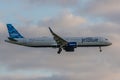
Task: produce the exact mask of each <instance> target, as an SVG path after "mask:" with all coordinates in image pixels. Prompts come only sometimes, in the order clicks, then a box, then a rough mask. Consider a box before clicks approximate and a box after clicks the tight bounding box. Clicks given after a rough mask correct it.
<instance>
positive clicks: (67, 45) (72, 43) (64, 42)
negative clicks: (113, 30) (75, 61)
mask: <svg viewBox="0 0 120 80" xmlns="http://www.w3.org/2000/svg"><path fill="white" fill-rule="evenodd" d="M6 26H7V29H8V33H9V37H8V38H7V39H6V40H5V42H8V43H12V44H17V45H22V46H27V47H43V48H46V47H52V48H58V52H57V53H58V54H60V53H61V52H62V50H65V51H66V52H74V51H75V48H77V47H99V50H100V52H102V49H101V47H105V46H110V45H112V43H111V42H110V41H109V40H108V39H107V38H104V37H65V38H62V37H60V36H58V35H57V34H56V33H54V32H53V30H52V29H51V28H50V27H49V30H50V33H51V34H52V37H51V38H50V37H41V38H39V39H32V38H30V39H28V38H25V37H23V36H22V35H21V34H20V33H19V32H18V31H17V30H16V29H15V28H14V26H13V25H12V24H6Z"/></svg>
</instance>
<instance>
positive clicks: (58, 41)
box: [49, 27, 68, 47]
mask: <svg viewBox="0 0 120 80" xmlns="http://www.w3.org/2000/svg"><path fill="white" fill-rule="evenodd" d="M49 30H50V32H51V34H52V35H53V38H54V40H55V41H56V43H57V44H58V45H60V47H63V46H65V45H67V44H68V42H67V41H66V40H64V39H63V38H61V37H60V36H58V35H57V34H55V33H54V32H53V31H52V29H51V28H50V27H49Z"/></svg>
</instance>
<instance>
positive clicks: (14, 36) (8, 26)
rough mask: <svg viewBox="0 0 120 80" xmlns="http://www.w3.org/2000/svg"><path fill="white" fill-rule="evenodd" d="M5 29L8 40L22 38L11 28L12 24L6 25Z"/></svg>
mask: <svg viewBox="0 0 120 80" xmlns="http://www.w3.org/2000/svg"><path fill="white" fill-rule="evenodd" d="M7 29H8V33H9V37H10V38H24V37H23V36H22V35H21V34H20V33H19V32H18V31H17V30H16V29H15V28H14V27H13V26H12V24H7Z"/></svg>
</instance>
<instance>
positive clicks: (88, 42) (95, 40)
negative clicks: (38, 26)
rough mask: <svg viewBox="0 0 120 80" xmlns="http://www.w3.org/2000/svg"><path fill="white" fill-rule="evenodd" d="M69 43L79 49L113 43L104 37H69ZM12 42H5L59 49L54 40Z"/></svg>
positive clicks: (46, 38) (23, 39) (67, 39)
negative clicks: (72, 43) (73, 43)
mask: <svg viewBox="0 0 120 80" xmlns="http://www.w3.org/2000/svg"><path fill="white" fill-rule="evenodd" d="M64 39H65V40H66V41H68V42H76V43H77V47H100V46H109V45H111V42H110V41H109V40H108V39H106V38H103V37H69V38H64ZM15 40H16V41H12V40H9V39H7V40H5V41H6V42H9V43H13V44H18V45H23V46H28V47H59V45H57V43H56V42H55V40H54V39H53V38H48V37H42V38H38V39H27V38H18V39H15Z"/></svg>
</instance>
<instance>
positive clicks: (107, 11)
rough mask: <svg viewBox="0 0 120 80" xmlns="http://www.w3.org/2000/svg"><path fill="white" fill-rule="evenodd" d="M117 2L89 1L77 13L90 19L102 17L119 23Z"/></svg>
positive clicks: (108, 0)
mask: <svg viewBox="0 0 120 80" xmlns="http://www.w3.org/2000/svg"><path fill="white" fill-rule="evenodd" d="M119 4H120V1H119V0H99V1H98V0H91V1H88V2H87V3H86V4H85V5H84V7H83V8H81V9H79V10H78V12H79V13H81V14H86V16H87V15H89V16H92V17H103V18H106V19H107V20H110V21H113V22H117V23H119V22H120V17H119V16H120V15H119V14H120V9H119V8H120V5H119Z"/></svg>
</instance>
